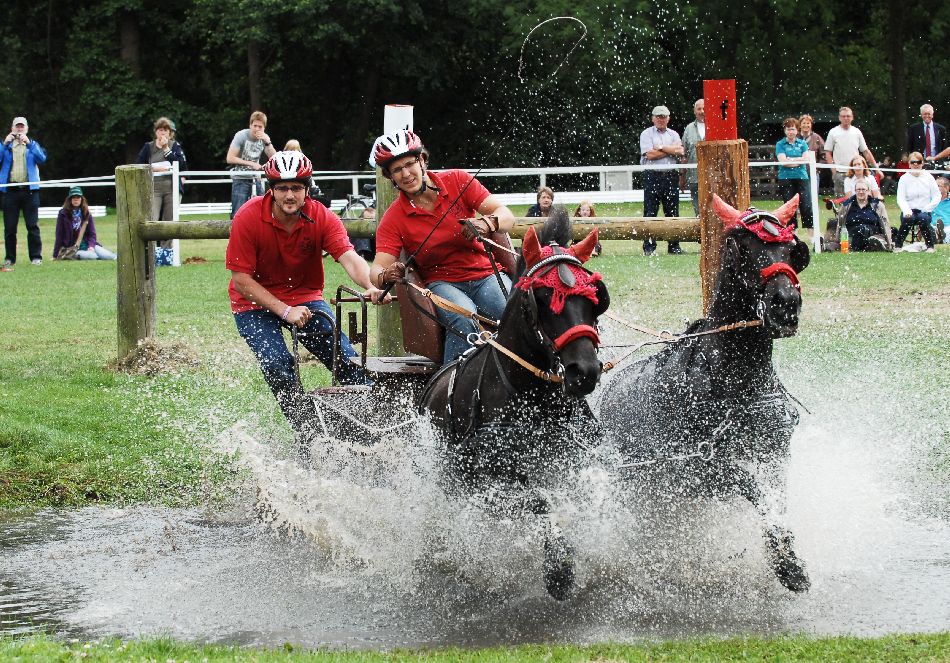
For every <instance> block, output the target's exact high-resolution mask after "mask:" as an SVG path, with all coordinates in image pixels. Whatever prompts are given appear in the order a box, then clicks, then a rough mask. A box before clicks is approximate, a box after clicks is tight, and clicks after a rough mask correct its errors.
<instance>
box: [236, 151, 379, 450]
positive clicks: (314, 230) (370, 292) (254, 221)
mask: <svg viewBox="0 0 950 663" xmlns="http://www.w3.org/2000/svg"><path fill="white" fill-rule="evenodd" d="M312 174H313V166H312V165H311V164H310V160H309V159H307V157H306V156H304V155H303V154H302V153H300V152H277V153H275V154H274V156H272V157H271V158H270V160H269V161H268V162H267V164H266V166H265V167H264V175H265V177H267V179H268V181H269V182H270V184H271V187H270V190H269V191H268V192H267V193H266V194H264V195H263V196H258V197H255V198H253V199H252V200H250V201H248V202H247V204H245V205H243V206H242V207H241V209H240V210H238V214H237V216H236V217H234V222H233V223H232V225H231V237H230V239H229V240H228V248H227V254H226V258H225V264H226V266H227V268H228V269H229V270H231V283H230V286H229V288H228V293H229V296H230V300H231V311H232V312H233V313H234V322H235V324H236V325H237V329H238V332H239V333H240V334H241V336H242V337H243V338H244V340H245V341H246V342H247V344H248V346H249V347H250V348H251V350H252V351H253V352H254V355H255V356H256V357H257V361H258V363H259V364H260V368H261V372H262V373H263V374H264V379H265V380H266V381H267V384H268V386H269V387H270V388H271V391H272V392H273V394H274V397H275V398H276V399H277V403H278V405H280V409H281V411H282V412H283V413H284V416H285V417H286V418H287V421H288V422H290V424H291V426H292V427H293V429H294V431H295V432H296V433H297V434H298V437H297V440H298V449H297V451H298V455H299V456H300V457H301V459H302V460H307V459H308V449H307V448H306V447H304V448H301V447H300V445H301V444H302V443H305V442H307V438H308V437H309V435H310V434H312V433H313V432H314V431H313V430H312V429H311V428H310V426H311V425H312V423H313V422H315V421H316V420H317V413H316V410H315V408H314V404H313V401H312V400H311V399H310V398H309V397H308V396H306V395H305V394H304V393H303V390H302V388H301V385H300V382H299V379H298V376H297V374H296V372H295V369H294V358H293V357H292V356H291V354H290V352H289V351H288V350H287V345H286V342H285V341H284V337H283V334H282V333H281V330H282V329H283V328H285V327H291V326H293V327H296V328H298V329H299V330H300V331H301V332H303V334H301V337H300V338H301V342H302V343H303V345H304V347H306V348H307V349H308V350H310V352H312V353H313V354H314V355H315V356H316V357H317V358H318V359H319V360H320V361H321V362H322V363H323V365H324V366H326V367H327V368H331V367H332V365H333V324H332V323H331V320H332V319H333V318H332V311H331V310H330V307H329V306H328V305H327V303H326V302H325V301H324V300H323V287H324V274H323V260H322V259H321V253H322V252H323V251H324V250H326V251H328V252H329V253H330V255H331V256H333V259H334V260H336V261H337V262H339V263H340V265H341V266H342V267H343V269H344V270H346V273H347V274H348V275H349V277H350V278H351V279H352V280H353V282H354V283H356V284H357V285H359V286H361V287H362V288H365V289H366V294H367V296H370V297H374V298H377V299H378V295H379V290H377V289H376V288H374V287H373V285H372V284H371V283H370V280H369V266H368V265H367V264H366V261H364V260H363V259H362V258H360V257H359V256H358V255H357V254H356V252H355V251H354V250H353V246H352V245H351V244H350V241H349V239H347V236H346V230H344V229H343V224H342V223H341V222H340V219H339V218H338V217H337V216H336V215H335V214H333V213H332V212H330V211H329V210H328V209H326V208H325V207H323V206H322V205H320V204H319V203H317V202H315V201H313V200H310V199H309V198H307V188H308V187H309V186H310V177H311V175H312ZM341 350H342V353H343V360H342V362H341V364H340V367H341V368H340V380H341V382H343V383H344V384H365V383H366V376H365V374H364V372H363V369H362V368H360V367H359V366H357V365H355V364H353V363H352V362H351V361H350V358H351V357H355V356H356V352H355V351H354V350H353V347H352V345H350V342H349V339H347V338H346V336H345V335H341Z"/></svg>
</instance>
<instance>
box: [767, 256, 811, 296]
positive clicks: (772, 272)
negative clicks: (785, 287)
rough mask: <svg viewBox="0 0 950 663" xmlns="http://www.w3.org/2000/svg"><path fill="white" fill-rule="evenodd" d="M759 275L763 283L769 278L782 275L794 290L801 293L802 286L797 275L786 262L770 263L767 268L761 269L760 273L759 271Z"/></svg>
mask: <svg viewBox="0 0 950 663" xmlns="http://www.w3.org/2000/svg"><path fill="white" fill-rule="evenodd" d="M759 274H761V276H762V280H763V281H768V280H769V279H770V278H772V277H774V276H778V275H779V274H784V275H785V276H787V277H788V278H789V279H790V280H791V282H792V285H793V286H795V289H796V290H798V291H799V292H801V291H802V284H801V282H800V281H799V280H798V274H797V273H796V272H795V270H794V269H793V268H792V266H791V265H789V264H788V263H787V262H776V263H772V264H771V265H769V266H768V267H764V268H762V271H760V272H759Z"/></svg>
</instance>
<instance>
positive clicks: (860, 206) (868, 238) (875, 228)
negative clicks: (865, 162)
mask: <svg viewBox="0 0 950 663" xmlns="http://www.w3.org/2000/svg"><path fill="white" fill-rule="evenodd" d="M842 227H846V228H847V229H848V244H849V247H850V250H851V251H890V250H891V249H892V248H894V245H893V242H892V240H891V224H890V221H888V219H887V208H885V206H884V201H883V200H879V199H877V198H874V197H872V196H871V187H869V186H868V182H867V180H864V179H860V180H858V182H857V184H855V187H854V195H852V196H851V197H850V198H848V199H847V200H846V201H844V203H842V205H841V209H839V210H838V243H839V246H840V243H841V228H842Z"/></svg>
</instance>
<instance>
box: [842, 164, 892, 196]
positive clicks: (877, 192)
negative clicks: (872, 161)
mask: <svg viewBox="0 0 950 663" xmlns="http://www.w3.org/2000/svg"><path fill="white" fill-rule="evenodd" d="M858 180H865V181H866V182H867V183H868V189H869V190H870V192H871V197H872V198H884V196H882V195H881V187H880V185H878V183H877V179H876V178H875V177H874V175H872V174H871V169H870V168H868V162H867V161H865V160H864V157H862V156H861V155H860V154H856V155H855V157H854V158H853V159H851V163H850V164H849V165H848V173H847V176H846V177H845V178H844V195H845V196H853V195H854V184H855V182H857V181H858Z"/></svg>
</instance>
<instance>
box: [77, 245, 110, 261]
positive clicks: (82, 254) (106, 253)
mask: <svg viewBox="0 0 950 663" xmlns="http://www.w3.org/2000/svg"><path fill="white" fill-rule="evenodd" d="M76 257H77V258H79V259H80V260H115V259H116V255H115V254H114V253H113V252H112V251H110V250H109V249H107V248H106V247H104V246H103V245H102V244H96V246H95V247H91V246H90V247H89V248H88V249H85V250H83V251H77V252H76Z"/></svg>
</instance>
